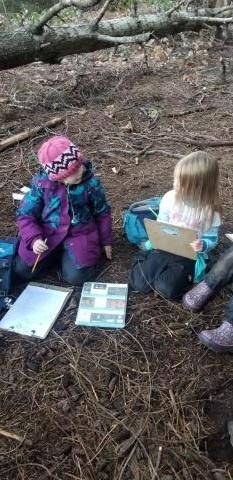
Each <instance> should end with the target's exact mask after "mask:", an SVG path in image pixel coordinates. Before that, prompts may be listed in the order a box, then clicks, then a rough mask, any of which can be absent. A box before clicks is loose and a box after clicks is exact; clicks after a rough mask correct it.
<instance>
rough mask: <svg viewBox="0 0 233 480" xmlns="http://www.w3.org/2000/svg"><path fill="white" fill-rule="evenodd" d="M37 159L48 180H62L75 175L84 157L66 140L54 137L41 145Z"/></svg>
mask: <svg viewBox="0 0 233 480" xmlns="http://www.w3.org/2000/svg"><path fill="white" fill-rule="evenodd" d="M38 159H39V162H40V164H41V165H42V167H43V168H44V170H45V171H46V173H47V175H48V177H49V180H55V181H56V180H63V179H64V178H66V177H69V176H70V175H72V174H73V173H75V172H76V171H77V170H78V169H79V168H80V166H81V165H82V164H83V162H84V156H83V154H82V153H81V152H80V150H79V148H78V147H76V146H75V145H74V144H73V143H72V142H71V141H70V140H69V139H68V138H66V137H62V136H60V137H59V136H55V137H52V138H51V139H49V140H48V141H47V142H45V143H43V145H42V146H41V148H40V149H39V151H38Z"/></svg>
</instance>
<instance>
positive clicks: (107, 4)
mask: <svg viewBox="0 0 233 480" xmlns="http://www.w3.org/2000/svg"><path fill="white" fill-rule="evenodd" d="M112 1H113V0H106V2H105V3H104V5H103V7H102V8H101V10H100V11H99V13H98V15H97V17H96V19H95V20H94V22H93V24H92V27H91V28H92V30H97V28H98V25H99V23H100V21H101V20H102V18H103V16H104V14H105V12H106V11H107V9H108V7H109V5H110V3H112Z"/></svg>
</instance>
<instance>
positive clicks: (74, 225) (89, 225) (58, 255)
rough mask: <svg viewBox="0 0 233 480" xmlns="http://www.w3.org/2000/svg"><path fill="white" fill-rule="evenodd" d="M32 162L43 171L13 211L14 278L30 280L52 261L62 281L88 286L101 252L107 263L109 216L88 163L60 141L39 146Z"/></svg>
mask: <svg viewBox="0 0 233 480" xmlns="http://www.w3.org/2000/svg"><path fill="white" fill-rule="evenodd" d="M38 159H39V163H40V164H41V166H42V167H43V168H42V169H41V171H40V173H39V174H38V175H36V176H35V177H33V180H32V187H31V190H30V192H28V193H27V194H26V195H25V197H24V199H23V201H22V202H21V205H20V207H19V208H18V210H17V226H18V228H19V233H20V244H19V249H18V255H17V257H16V261H15V268H14V270H15V274H16V275H17V276H18V277H20V278H22V279H24V280H30V279H31V278H34V277H35V276H36V275H37V274H38V273H39V272H40V271H41V270H42V269H44V268H48V267H49V266H50V265H51V263H52V262H54V260H55V261H58V262H59V267H60V271H61V276H62V278H63V279H64V280H65V281H66V282H68V283H70V284H72V285H77V284H80V283H83V282H85V281H92V280H94V278H95V274H96V267H97V265H98V263H99V260H100V258H101V255H102V252H103V251H104V252H105V255H106V257H107V258H108V259H111V258H112V221H111V211H110V206H109V205H108V203H107V201H106V197H105V191H104V188H103V186H102V185H101V182H100V180H99V178H97V177H95V176H94V175H93V171H92V165H91V162H89V161H87V160H85V157H84V155H83V154H82V153H81V152H80V150H79V149H78V148H77V147H76V146H75V145H74V144H73V143H72V142H71V141H70V140H69V139H68V138H66V137H63V136H54V137H52V138H50V139H49V140H48V141H46V142H45V143H43V145H42V146H41V148H40V149H39V151H38ZM38 255H40V262H39V263H38V265H37V268H36V269H35V271H34V272H33V273H32V266H33V264H34V262H35V260H36V258H37V256H38Z"/></svg>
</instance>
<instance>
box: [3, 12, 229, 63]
mask: <svg viewBox="0 0 233 480" xmlns="http://www.w3.org/2000/svg"><path fill="white" fill-rule="evenodd" d="M222 15H224V13H223V14H222ZM228 15H229V12H228ZM232 22H233V17H229V16H228V17H227V18H222V17H221V15H220V14H218V17H217V18H216V17H214V9H205V10H204V9H202V10H199V11H198V15H195V16H194V15H192V13H191V12H180V13H177V12H175V13H173V14H172V15H168V14H166V13H164V14H160V15H153V14H145V15H139V16H133V15H132V16H127V17H120V18H117V19H113V20H102V21H101V22H100V24H99V25H98V29H97V30H96V28H93V25H92V24H91V23H82V24H77V25H72V24H69V25H64V26H55V27H50V28H47V27H45V28H44V30H43V31H42V32H41V33H40V34H36V33H34V32H33V28H18V29H15V30H14V31H12V32H11V31H4V32H0V45H1V48H0V70H4V69H8V68H13V67H18V66H20V65H27V64H29V63H31V62H35V61H43V62H47V63H57V62H59V61H60V60H61V59H62V58H63V57H65V56H66V55H72V54H83V53H87V52H93V51H95V50H100V49H106V48H110V47H113V46H115V45H119V44H128V43H134V42H143V41H145V40H148V39H149V38H150V37H151V38H154V37H159V38H161V37H164V36H167V35H175V34H177V33H180V32H184V31H199V30H200V29H202V28H206V26H207V25H208V26H215V25H216V26H217V25H221V24H223V25H224V24H229V23H232Z"/></svg>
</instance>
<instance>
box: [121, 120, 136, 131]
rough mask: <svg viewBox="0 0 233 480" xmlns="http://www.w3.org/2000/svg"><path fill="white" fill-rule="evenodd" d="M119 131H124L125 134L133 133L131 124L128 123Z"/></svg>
mask: <svg viewBox="0 0 233 480" xmlns="http://www.w3.org/2000/svg"><path fill="white" fill-rule="evenodd" d="M121 130H124V131H125V132H133V130H134V128H133V124H132V122H131V121H129V122H128V123H127V125H125V126H124V127H121Z"/></svg>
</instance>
